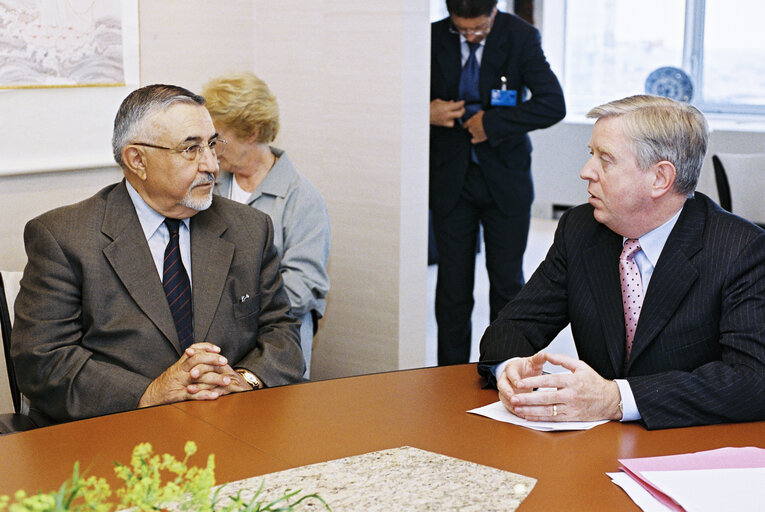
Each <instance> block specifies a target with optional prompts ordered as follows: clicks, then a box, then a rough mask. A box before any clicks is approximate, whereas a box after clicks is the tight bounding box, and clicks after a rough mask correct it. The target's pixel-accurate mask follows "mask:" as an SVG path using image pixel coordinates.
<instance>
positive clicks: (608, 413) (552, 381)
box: [497, 352, 621, 421]
mask: <svg viewBox="0 0 765 512" xmlns="http://www.w3.org/2000/svg"><path fill="white" fill-rule="evenodd" d="M546 362H549V363H552V364H554V365H559V366H562V367H564V368H566V369H568V370H571V372H572V373H570V374H569V373H561V374H543V373H542V367H543V365H544V364H545V363H546ZM550 388H552V389H550ZM497 389H498V390H499V399H500V400H501V401H502V403H503V404H504V406H505V408H507V410H508V411H510V412H512V413H513V414H515V415H516V416H519V417H521V418H524V419H527V420H530V421H597V420H605V419H608V420H611V419H614V420H618V419H621V412H620V411H619V406H618V404H619V401H620V398H621V395H620V393H619V386H618V385H617V384H616V383H615V382H614V381H610V380H606V379H604V378H603V377H601V376H600V375H598V373H597V372H596V371H595V370H593V369H592V368H590V366H588V365H587V364H586V363H584V362H583V361H580V360H578V359H574V358H572V357H568V356H565V355H562V354H550V353H545V352H539V353H537V354H534V355H533V356H531V357H519V358H515V359H511V360H510V361H509V362H508V363H507V365H506V366H505V368H504V370H503V372H502V374H500V375H498V376H497ZM535 389H539V391H534V390H535Z"/></svg>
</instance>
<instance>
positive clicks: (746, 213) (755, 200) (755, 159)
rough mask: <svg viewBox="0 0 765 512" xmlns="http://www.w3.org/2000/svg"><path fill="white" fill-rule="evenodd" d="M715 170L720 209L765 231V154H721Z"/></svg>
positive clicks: (715, 159) (715, 163) (718, 155)
mask: <svg viewBox="0 0 765 512" xmlns="http://www.w3.org/2000/svg"><path fill="white" fill-rule="evenodd" d="M712 166H713V167H714V170H715V181H716V182H717V195H718V196H719V198H720V206H722V207H723V208H725V209H726V210H728V211H729V212H731V213H735V214H736V215H738V216H739V217H743V218H745V219H747V220H749V221H751V222H754V223H755V224H757V225H758V226H760V227H762V228H765V202H763V196H765V153H751V154H733V153H718V154H716V155H712ZM734 207H735V209H734Z"/></svg>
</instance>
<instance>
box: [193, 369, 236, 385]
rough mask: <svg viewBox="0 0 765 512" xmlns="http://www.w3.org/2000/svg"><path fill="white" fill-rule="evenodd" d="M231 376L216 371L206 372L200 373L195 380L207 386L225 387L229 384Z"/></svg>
mask: <svg viewBox="0 0 765 512" xmlns="http://www.w3.org/2000/svg"><path fill="white" fill-rule="evenodd" d="M231 381H232V378H231V376H230V375H222V374H220V373H216V372H207V373H204V374H202V375H201V376H200V377H199V378H198V379H196V381H195V382H198V383H201V384H206V385H208V386H221V387H226V386H228V385H229V384H231Z"/></svg>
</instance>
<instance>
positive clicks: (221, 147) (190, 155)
mask: <svg viewBox="0 0 765 512" xmlns="http://www.w3.org/2000/svg"><path fill="white" fill-rule="evenodd" d="M130 145H131V146H144V147H147V148H154V149H164V150H166V151H172V152H173V153H179V154H180V155H181V156H182V157H183V158H185V159H186V160H189V161H191V162H193V161H194V160H196V159H197V158H199V157H200V156H202V153H204V151H205V148H208V149H209V150H210V153H212V154H213V156H215V157H218V156H220V155H222V154H223V153H224V152H225V151H226V141H225V140H223V139H213V140H211V141H210V142H208V143H207V144H192V145H190V146H187V147H185V148H167V147H165V146H157V145H155V144H149V143H148V142H133V143H132V144H130Z"/></svg>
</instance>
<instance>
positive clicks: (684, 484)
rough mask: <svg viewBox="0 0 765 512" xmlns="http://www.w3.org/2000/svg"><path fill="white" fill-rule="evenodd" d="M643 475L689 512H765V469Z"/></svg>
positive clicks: (711, 470)
mask: <svg viewBox="0 0 765 512" xmlns="http://www.w3.org/2000/svg"><path fill="white" fill-rule="evenodd" d="M642 474H643V476H644V477H645V478H647V479H648V480H650V481H651V482H652V483H653V484H654V485H655V486H656V487H658V488H659V489H660V490H661V491H662V492H663V493H664V494H666V495H668V496H670V497H671V498H672V499H673V500H675V501H676V502H677V503H679V504H680V505H681V506H682V507H683V508H684V509H685V510H686V511H687V512H704V511H715V512H716V511H720V510H747V511H750V512H752V511H757V512H765V492H764V491H763V485H765V468H734V469H691V470H681V471H643V473H642Z"/></svg>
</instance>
